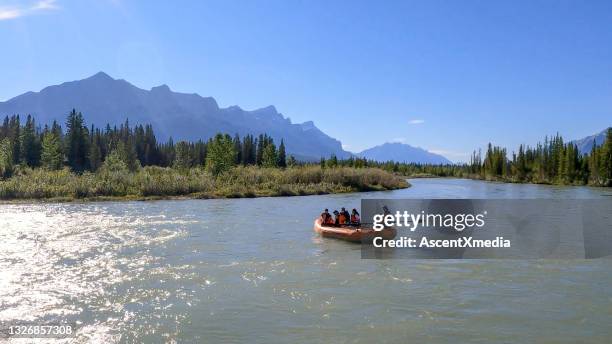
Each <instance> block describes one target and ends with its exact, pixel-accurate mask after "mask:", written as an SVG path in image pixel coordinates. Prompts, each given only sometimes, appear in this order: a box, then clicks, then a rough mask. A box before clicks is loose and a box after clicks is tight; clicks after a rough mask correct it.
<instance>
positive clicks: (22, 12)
mask: <svg viewBox="0 0 612 344" xmlns="http://www.w3.org/2000/svg"><path fill="white" fill-rule="evenodd" d="M58 8H59V7H58V6H57V4H56V1H55V0H40V1H37V2H35V3H33V4H31V5H29V6H14V7H0V20H10V19H16V18H19V17H24V16H29V15H33V14H36V13H41V12H44V11H50V10H56V9H58Z"/></svg>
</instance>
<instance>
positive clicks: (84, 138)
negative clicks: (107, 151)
mask: <svg viewBox="0 0 612 344" xmlns="http://www.w3.org/2000/svg"><path fill="white" fill-rule="evenodd" d="M66 129H67V132H66V157H67V159H68V166H70V168H72V169H73V170H74V171H77V172H82V171H84V170H85V169H86V168H87V167H88V162H87V155H88V154H89V147H88V142H89V139H88V133H87V127H86V126H85V121H84V120H83V115H82V114H81V113H80V112H78V113H77V112H76V110H74V109H73V110H72V111H71V112H70V114H69V115H68V120H67V121H66Z"/></svg>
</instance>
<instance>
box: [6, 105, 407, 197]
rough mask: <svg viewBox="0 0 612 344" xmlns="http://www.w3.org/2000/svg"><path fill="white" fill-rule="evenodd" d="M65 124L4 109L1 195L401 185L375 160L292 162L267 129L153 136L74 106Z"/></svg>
mask: <svg viewBox="0 0 612 344" xmlns="http://www.w3.org/2000/svg"><path fill="white" fill-rule="evenodd" d="M65 128H66V129H65V131H64V129H63V127H62V125H60V124H59V123H57V122H54V123H52V124H51V125H45V126H44V127H40V126H38V125H37V124H36V121H35V119H34V118H33V117H32V116H29V115H28V116H27V117H26V119H25V123H23V124H22V123H21V118H20V116H19V115H13V116H10V117H9V116H7V117H5V118H4V121H3V123H2V126H1V127H0V199H5V200H7V199H9V200H10V199H58V200H71V199H90V198H92V199H103V198H111V199H112V198H117V197H121V198H134V199H143V198H145V199H150V198H157V197H160V198H163V197H169V196H189V197H195V198H219V197H258V196H281V195H283V196H290V195H309V194H325V193H339V192H354V191H365V190H390V189H397V188H404V187H408V185H409V184H408V183H407V182H406V181H405V180H404V179H403V178H401V177H400V176H398V175H396V174H393V173H390V172H387V171H383V170H381V169H379V168H361V169H355V168H350V167H342V166H338V164H336V166H334V167H336V168H321V167H327V166H330V167H331V166H332V165H333V164H329V163H326V164H324V165H323V166H316V164H308V163H300V162H298V161H296V159H295V158H294V157H293V156H287V154H286V150H285V143H284V141H283V140H281V142H280V144H279V145H278V146H277V145H276V144H275V142H274V140H273V139H272V138H271V137H270V136H268V135H266V134H261V135H258V136H257V137H255V136H253V135H246V136H244V137H239V136H238V135H235V136H233V137H232V136H230V135H228V134H221V133H219V134H217V135H215V136H214V137H212V138H210V139H208V140H207V141H203V140H198V141H196V142H187V141H179V142H176V143H175V142H174V141H173V140H172V139H169V140H168V141H166V142H158V140H157V138H156V136H155V133H154V131H153V127H152V126H151V125H140V124H139V125H135V126H134V127H132V126H130V124H129V121H128V120H126V121H125V123H123V124H121V125H120V126H119V127H116V126H114V127H111V126H110V125H106V127H105V128H97V127H95V126H89V127H88V126H87V125H86V122H85V119H84V116H83V115H82V114H81V113H80V112H78V111H76V110H72V111H71V112H70V113H69V114H68V116H67V119H66V123H65ZM330 161H333V160H332V159H330ZM363 167H366V166H363Z"/></svg>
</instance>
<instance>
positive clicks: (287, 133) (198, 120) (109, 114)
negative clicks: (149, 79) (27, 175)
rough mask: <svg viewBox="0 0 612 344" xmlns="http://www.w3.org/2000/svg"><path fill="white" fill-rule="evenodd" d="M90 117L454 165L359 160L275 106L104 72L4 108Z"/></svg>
mask: <svg viewBox="0 0 612 344" xmlns="http://www.w3.org/2000/svg"><path fill="white" fill-rule="evenodd" d="M73 108H74V109H76V110H77V111H80V112H82V113H83V115H84V116H85V120H86V122H87V124H88V125H91V124H94V125H95V126H97V127H103V126H106V124H107V123H108V124H110V125H111V126H113V125H118V124H120V123H123V122H124V121H125V120H126V119H129V121H130V123H131V124H146V123H148V124H152V125H153V128H154V130H155V132H156V134H157V136H158V138H159V139H161V140H167V139H168V138H170V137H172V138H173V139H174V140H175V141H178V140H198V139H208V138H209V137H211V136H213V135H215V134H216V133H219V132H221V133H228V134H231V135H233V134H236V133H237V134H239V135H241V136H244V135H246V134H252V135H259V134H263V133H265V134H268V135H270V136H272V137H273V138H274V141H275V142H277V143H279V142H280V140H281V139H284V140H285V145H286V149H287V152H288V153H289V154H293V155H294V156H295V157H296V158H297V159H300V160H318V159H319V158H320V157H329V156H331V155H332V154H335V155H336V156H337V157H338V158H348V157H350V156H354V155H357V156H360V157H365V158H367V159H372V160H376V161H381V162H384V161H389V160H395V161H399V162H418V163H433V164H437V163H444V164H446V163H450V161H448V160H447V159H446V158H444V157H442V156H440V155H437V154H433V153H430V152H427V151H425V150H423V149H421V148H415V147H412V146H409V145H406V144H399V143H386V144H384V145H381V146H376V147H373V148H370V149H367V150H365V151H363V152H361V153H358V154H353V153H350V152H347V151H345V150H343V149H342V144H341V142H340V141H338V140H336V139H334V138H332V137H330V136H328V135H326V134H325V133H324V132H322V131H321V130H319V129H318V128H317V127H316V126H315V124H314V123H313V122H312V121H308V122H304V123H291V120H290V119H289V118H285V117H284V116H283V115H282V114H281V113H279V112H278V111H277V110H276V108H275V107H274V106H268V107H265V108H261V109H258V110H253V111H247V110H243V109H241V108H240V107H238V106H230V107H227V108H220V107H219V105H218V104H217V102H216V100H215V99H214V98H212V97H202V96H200V95H198V94H196V93H179V92H173V91H172V90H171V89H170V88H169V87H168V86H167V85H161V86H157V87H153V88H151V89H150V90H144V89H141V88H138V87H136V86H134V85H132V84H130V83H129V82H127V81H125V80H122V79H114V78H112V77H110V76H109V75H108V74H106V73H104V72H99V73H97V74H95V75H93V76H91V77H89V78H86V79H83V80H77V81H70V82H65V83H62V84H60V85H54V86H49V87H45V88H44V89H42V90H41V91H40V92H27V93H24V94H22V95H19V96H17V97H14V98H12V99H9V100H7V101H5V102H0V116H3V117H4V116H6V115H9V116H10V115H13V114H20V115H27V114H31V115H33V116H34V117H35V119H36V120H37V123H38V124H39V125H44V124H50V123H52V122H53V121H54V120H56V121H58V123H61V124H62V125H63V124H64V121H65V119H66V115H67V114H68V112H70V110H72V109H73Z"/></svg>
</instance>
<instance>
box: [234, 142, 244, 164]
mask: <svg viewBox="0 0 612 344" xmlns="http://www.w3.org/2000/svg"><path fill="white" fill-rule="evenodd" d="M234 155H235V156H236V158H235V159H236V160H235V161H234V164H235V165H240V164H241V163H242V142H240V136H238V134H236V135H235V136H234Z"/></svg>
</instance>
